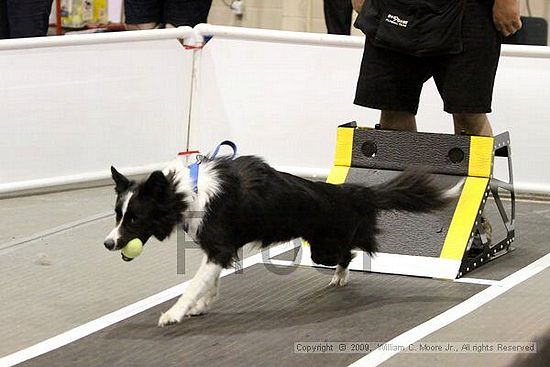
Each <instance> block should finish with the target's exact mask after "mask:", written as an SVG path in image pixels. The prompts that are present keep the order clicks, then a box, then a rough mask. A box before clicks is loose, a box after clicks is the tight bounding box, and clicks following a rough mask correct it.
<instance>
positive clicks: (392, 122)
mask: <svg viewBox="0 0 550 367" xmlns="http://www.w3.org/2000/svg"><path fill="white" fill-rule="evenodd" d="M380 127H381V128H382V129H383V130H399V131H416V118H415V116H414V115H413V114H412V113H410V112H404V111H386V110H382V112H381V114H380Z"/></svg>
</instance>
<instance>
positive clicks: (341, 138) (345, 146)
mask: <svg viewBox="0 0 550 367" xmlns="http://www.w3.org/2000/svg"><path fill="white" fill-rule="evenodd" d="M354 130H355V129H354V128H350V127H339V128H338V131H337V132H336V152H335V154H334V165H335V166H346V167H349V166H351V150H352V147H353V131H354Z"/></svg>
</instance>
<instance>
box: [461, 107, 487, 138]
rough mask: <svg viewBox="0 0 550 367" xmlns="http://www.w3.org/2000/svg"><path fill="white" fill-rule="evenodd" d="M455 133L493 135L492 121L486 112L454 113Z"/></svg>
mask: <svg viewBox="0 0 550 367" xmlns="http://www.w3.org/2000/svg"><path fill="white" fill-rule="evenodd" d="M453 121H454V124H455V134H457V135H460V134H461V132H462V131H464V133H466V134H468V135H478V136H493V129H492V128H491V123H490V122H489V119H488V118H487V115H486V114H485V113H453Z"/></svg>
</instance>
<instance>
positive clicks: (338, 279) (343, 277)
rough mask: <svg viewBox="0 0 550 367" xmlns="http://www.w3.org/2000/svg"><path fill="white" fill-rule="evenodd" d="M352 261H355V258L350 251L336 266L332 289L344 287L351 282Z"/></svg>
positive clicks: (331, 283) (331, 284)
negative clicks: (350, 268) (350, 264)
mask: <svg viewBox="0 0 550 367" xmlns="http://www.w3.org/2000/svg"><path fill="white" fill-rule="evenodd" d="M351 259H353V256H352V254H351V252H350V251H348V252H347V253H346V254H345V255H344V257H343V258H342V260H340V262H339V263H338V265H336V270H335V271H334V275H333V276H332V280H331V281H330V283H329V286H331V287H343V286H345V285H346V284H348V280H349V269H348V266H349V263H350V262H351Z"/></svg>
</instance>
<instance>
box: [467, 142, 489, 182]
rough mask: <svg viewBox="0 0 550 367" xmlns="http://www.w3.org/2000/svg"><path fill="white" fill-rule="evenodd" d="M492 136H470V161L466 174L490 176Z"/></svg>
mask: <svg viewBox="0 0 550 367" xmlns="http://www.w3.org/2000/svg"><path fill="white" fill-rule="evenodd" d="M493 144H494V138H491V137H486V136H472V137H471V138H470V162H469V166H468V176H474V177H491V164H492V162H493Z"/></svg>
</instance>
